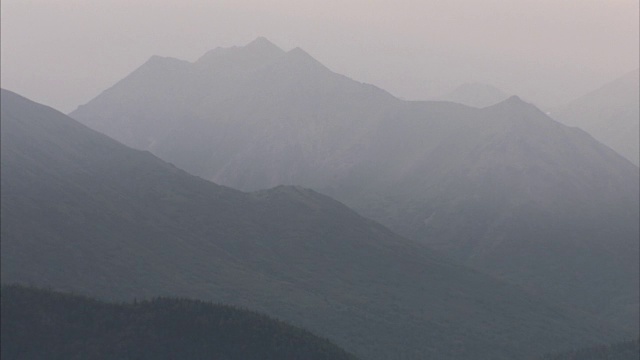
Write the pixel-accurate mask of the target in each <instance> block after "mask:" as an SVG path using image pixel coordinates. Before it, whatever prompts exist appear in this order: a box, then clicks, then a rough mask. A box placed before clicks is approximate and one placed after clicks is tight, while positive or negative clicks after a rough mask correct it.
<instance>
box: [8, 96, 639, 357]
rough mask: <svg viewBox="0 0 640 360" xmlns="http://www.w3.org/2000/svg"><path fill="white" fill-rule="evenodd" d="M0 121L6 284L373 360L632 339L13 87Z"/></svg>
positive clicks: (356, 220)
mask: <svg viewBox="0 0 640 360" xmlns="http://www.w3.org/2000/svg"><path fill="white" fill-rule="evenodd" d="M1 111H2V133H1V135H2V139H1V141H0V145H1V146H2V152H1V156H2V173H3V176H2V177H1V181H2V192H1V194H2V201H1V202H0V206H2V209H1V210H2V211H1V212H0V215H1V216H2V221H1V222H0V226H1V231H2V233H1V236H2V253H1V256H2V262H0V266H1V267H2V271H1V272H0V275H1V276H2V282H3V283H7V282H20V283H26V284H34V285H40V286H48V287H54V288H56V289H60V290H67V291H69V290H71V291H75V292H81V293H83V294H89V295H92V296H99V297H101V298H107V299H117V300H125V299H131V298H134V297H137V298H138V299H140V298H148V297H154V296H166V295H172V296H178V297H191V298H199V299H204V300H211V301H220V302H224V303H228V304H232V305H235V306H242V307H249V308H251V309H255V310H256V311H261V312H264V313H266V314H268V315H270V316H273V317H276V318H279V319H283V320H286V321H288V322H290V323H292V324H294V325H296V326H301V327H303V328H306V329H309V330H311V331H313V332H315V333H316V334H319V335H321V336H325V337H328V338H329V339H330V340H332V341H334V342H335V343H336V344H338V345H339V346H341V347H343V348H345V349H346V350H347V351H350V352H352V353H354V354H356V355H358V356H361V357H363V358H371V359H384V358H389V357H403V358H406V359H421V358H424V357H425V356H437V357H438V358H442V359H448V358H450V359H466V358H468V359H477V358H478V357H479V356H480V357H484V358H491V359H501V358H504V359H511V358H513V357H514V356H520V355H521V356H533V355H536V354H538V353H541V352H542V351H544V350H547V351H560V350H564V349H569V348H570V347H571V346H579V345H588V344H589V343H594V342H595V341H597V340H598V339H601V338H603V337H606V338H609V337H611V338H612V339H613V338H620V337H621V336H622V334H626V332H624V331H620V330H618V329H615V327H614V326H611V325H608V324H606V323H603V322H601V321H598V320H596V319H594V318H592V317H590V316H588V315H586V314H583V313H580V312H573V311H568V310H565V309H562V308H559V307H555V306H553V305H549V304H548V303H547V302H546V301H544V300H541V299H539V298H538V297H536V296H532V295H531V294H529V293H527V292H525V291H523V290H522V289H520V288H519V287H517V286H513V285H510V284H506V283H504V282H501V281H497V280H496V279H494V278H492V277H489V276H486V275H483V274H481V273H479V272H478V271H476V270H470V269H467V268H465V267H462V266H459V265H456V264H455V263H453V262H451V261H449V260H447V259H446V258H444V257H442V256H440V255H438V254H437V253H434V252H432V251H431V250H429V249H428V248H427V247H425V246H424V245H421V244H419V243H416V242H413V241H410V240H407V239H404V238H401V237H399V236H397V235H395V234H393V233H392V232H391V231H390V230H389V229H387V228H385V227H383V226H381V225H379V224H377V223H375V222H374V221H372V220H368V219H365V218H363V217H362V216H361V215H359V214H357V213H355V212H353V211H351V210H350V209H349V208H347V207H346V206H344V205H342V204H340V203H338V202H336V201H335V200H332V199H330V198H328V197H326V196H324V195H321V194H318V193H316V192H315V191H312V190H304V189H302V188H300V187H278V188H276V189H274V190H265V191H261V192H257V193H242V192H240V191H237V190H233V189H230V188H226V187H222V186H218V185H216V184H213V183H210V182H208V181H205V180H203V179H201V178H198V177H195V176H192V175H189V174H187V173H186V172H184V171H182V170H180V169H178V168H176V167H174V166H172V165H170V164H167V163H165V162H163V161H161V160H159V159H158V158H156V157H154V156H153V155H151V154H150V153H149V152H144V151H139V150H133V149H130V148H127V147H125V146H123V145H121V144H119V143H117V142H116V141H114V140H112V139H109V138H108V137H106V136H104V135H101V134H98V133H95V132H94V131H93V130H90V129H89V128H87V127H86V126H83V125H81V124H79V123H77V122H75V121H74V120H72V119H71V118H68V117H66V116H65V115H63V114H61V113H58V112H56V111H54V110H52V109H50V108H47V107H44V106H42V105H37V104H34V103H32V102H30V101H28V100H27V99H24V98H21V97H19V96H18V95H16V94H12V93H9V92H7V91H4V90H3V91H2V107H1ZM504 334H509V341H508V342H507V341H505V340H504V339H503V337H504ZM460 344H463V345H460ZM541 349H544V350H541ZM514 354H515V355H514Z"/></svg>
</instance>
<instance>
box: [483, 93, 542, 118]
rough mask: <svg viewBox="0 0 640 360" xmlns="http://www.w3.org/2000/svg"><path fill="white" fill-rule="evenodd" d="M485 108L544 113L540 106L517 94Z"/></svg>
mask: <svg viewBox="0 0 640 360" xmlns="http://www.w3.org/2000/svg"><path fill="white" fill-rule="evenodd" d="M485 109H487V110H494V111H508V112H514V113H520V114H523V113H524V112H528V113H532V112H535V113H539V114H541V115H544V113H543V112H542V111H541V110H540V109H538V107H536V106H535V105H533V104H531V103H528V102H526V101H524V100H522V98H520V97H519V96H517V95H512V96H510V97H508V98H507V99H506V100H503V101H501V102H499V103H497V104H495V105H491V106H487V107H486V108H485Z"/></svg>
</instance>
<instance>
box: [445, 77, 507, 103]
mask: <svg viewBox="0 0 640 360" xmlns="http://www.w3.org/2000/svg"><path fill="white" fill-rule="evenodd" d="M508 98H509V95H507V94H506V93H504V92H503V91H502V90H500V89H498V88H497V87H495V86H492V85H488V84H482V83H466V84H462V85H460V86H458V87H457V88H455V89H454V90H453V91H452V92H450V93H448V94H446V95H444V96H440V97H439V98H437V99H435V100H440V101H452V102H455V103H459V104H463V105H467V106H473V107H476V108H483V107H487V106H491V105H495V104H497V103H499V102H502V101H504V100H506V99H508Z"/></svg>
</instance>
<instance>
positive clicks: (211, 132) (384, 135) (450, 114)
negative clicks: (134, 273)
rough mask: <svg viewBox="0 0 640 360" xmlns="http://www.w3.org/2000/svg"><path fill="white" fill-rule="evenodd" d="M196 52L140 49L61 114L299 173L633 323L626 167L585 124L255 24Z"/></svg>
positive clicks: (406, 228) (270, 173)
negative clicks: (231, 42)
mask: <svg viewBox="0 0 640 360" xmlns="http://www.w3.org/2000/svg"><path fill="white" fill-rule="evenodd" d="M265 49H268V51H265ZM210 54H214V55H215V56H214V55H211V56H208V55H207V56H204V57H203V58H202V59H200V60H199V61H197V62H195V63H188V62H182V61H179V60H175V59H159V58H152V59H151V60H150V61H149V62H148V63H147V64H145V65H143V66H141V67H140V68H139V69H137V70H136V71H134V72H133V73H132V74H131V75H129V76H128V77H126V78H125V79H123V80H122V81H121V82H120V83H118V84H116V85H115V86H114V87H112V88H111V89H109V90H107V91H105V92H104V93H103V94H101V95H100V96H98V97H96V98H95V99H94V100H92V101H91V102H89V103H88V104H86V105H84V106H81V107H79V108H78V109H77V110H76V111H74V112H73V113H72V114H71V116H72V117H74V118H76V119H77V120H79V121H81V122H83V123H85V124H87V125H89V126H90V127H93V128H94V129H96V130H98V131H101V132H104V133H105V134H108V135H110V136H113V137H115V138H116V139H118V140H120V141H123V142H124V143H126V144H128V145H131V146H134V147H137V148H139V149H144V150H149V151H151V152H153V153H154V154H156V155H158V156H159V157H161V158H162V159H164V160H166V161H169V162H171V163H173V164H175V165H176V166H178V167H180V168H182V169H185V170H187V171H188V172H190V173H192V174H195V175H198V176H201V177H203V178H205V179H210V180H213V181H215V182H217V183H220V184H222V185H227V186H231V187H235V188H238V189H242V190H256V189H263V188H269V187H272V186H276V185H280V184H285V185H302V186H305V187H310V188H313V189H315V190H318V191H320V192H323V193H326V194H328V195H330V196H333V197H335V198H337V199H338V200H340V201H343V202H344V203H346V204H347V205H349V206H351V207H352V208H354V209H356V210H357V211H358V212H360V213H361V214H363V215H365V216H367V217H370V218H372V219H374V220H377V221H379V222H381V223H383V224H384V225H387V226H389V227H390V228H391V229H392V230H394V231H396V232H398V233H400V234H401V235H404V236H407V237H410V238H412V239H415V240H418V241H420V242H422V243H425V244H428V245H430V246H431V247H433V248H434V249H436V250H438V251H440V252H441V253H444V254H446V255H447V256H449V257H453V258H455V259H457V260H458V261H461V262H463V263H465V264H468V265H472V266H474V267H476V268H478V269H482V270H483V271H487V272H489V273H491V274H493V275H494V276H498V277H501V278H503V279H508V280H509V281H511V282H514V283H516V284H519V285H522V286H524V287H526V288H527V289H528V290H529V291H532V292H534V293H536V294H539V295H543V296H546V297H548V298H549V299H553V301H559V302H561V303H564V304H566V305H569V306H576V307H579V308H581V309H585V310H587V311H589V312H591V313H594V314H598V315H600V316H603V317H605V318H607V319H612V320H614V321H616V322H618V323H620V324H625V325H628V326H629V327H632V328H635V329H637V326H638V324H637V322H636V321H633V319H635V318H637V315H638V298H639V295H638V280H639V279H638V261H637V258H638V242H639V240H638V239H639V230H638V222H639V220H640V215H639V209H638V203H639V194H638V193H639V191H638V182H639V175H638V168H637V167H636V166H634V165H633V164H631V163H629V162H628V161H627V160H626V159H624V158H622V157H621V156H619V155H618V154H616V153H615V152H614V151H612V150H611V149H609V148H608V147H606V146H604V145H602V144H600V143H599V142H597V141H595V140H594V139H593V138H592V137H591V136H589V135H588V134H587V133H585V132H584V131H582V130H580V129H576V128H570V127H567V126H564V125H562V124H560V123H558V122H556V121H554V120H553V119H551V118H550V117H548V116H547V115H546V114H544V113H543V112H541V111H539V110H538V109H537V108H535V107H534V106H532V105H530V104H528V103H526V102H524V101H522V100H521V99H519V98H518V97H510V98H508V99H507V100H504V101H503V102H501V103H498V104H496V105H493V106H490V107H486V108H483V109H476V108H471V107H467V106H464V105H460V104H454V103H449V102H405V101H401V100H399V99H396V98H394V97H393V96H391V95H390V94H388V93H386V92H385V91H383V90H381V89H378V88H376V87H374V86H371V85H367V84H362V83H359V82H357V81H353V80H351V79H348V78H346V77H344V76H341V75H339V74H336V73H333V72H331V71H330V70H329V69H327V68H326V67H324V66H323V65H322V64H320V63H318V62H317V61H316V60H314V59H313V58H312V57H311V56H309V55H308V54H307V53H305V52H304V51H303V50H300V49H294V50H291V51H288V52H285V51H282V50H280V49H278V48H276V47H275V46H273V45H272V44H269V43H268V42H267V41H266V40H265V39H258V40H256V41H255V42H253V43H251V44H249V45H247V46H246V47H239V48H230V49H216V50H213V51H212V52H211V53H210ZM239 58H241V59H246V60H242V61H240V60H238V59H239ZM223 59H233V61H232V60H223ZM209 60H215V61H211V62H209ZM205 64H207V65H205ZM230 64H233V66H232V65H230ZM236 64H237V66H236Z"/></svg>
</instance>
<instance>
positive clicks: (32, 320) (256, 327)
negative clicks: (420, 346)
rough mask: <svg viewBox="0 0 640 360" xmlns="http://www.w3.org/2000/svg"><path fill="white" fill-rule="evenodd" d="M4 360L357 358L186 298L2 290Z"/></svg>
mask: <svg viewBox="0 0 640 360" xmlns="http://www.w3.org/2000/svg"><path fill="white" fill-rule="evenodd" d="M0 298H1V303H2V320H1V324H2V329H1V330H2V341H1V344H2V346H1V347H2V354H1V355H2V359H66V360H69V359H95V360H99V359H121V360H126V359H192V360H197V359H209V360H212V359H213V360H252V359H255V360H269V359H278V360H287V359H291V360H293V359H296V360H298V359H305V360H314V359H318V360H319V359H332V360H341V359H344V360H355V357H354V356H352V355H350V354H348V353H346V352H345V351H343V350H342V349H340V348H338V347H337V346H336V345H334V344H332V343H331V342H329V341H328V340H325V339H321V338H318V337H316V336H314V335H313V334H311V333H309V332H308V331H305V330H302V329H300V328H296V327H293V326H291V325H288V324H286V323H284V322H281V321H278V320H274V319H271V318H269V317H267V316H264V315H261V314H258V313H255V312H252V311H248V310H242V309H238V308H234V307H230V306H224V305H216V304H212V303H207V302H202V301H194V300H188V299H172V298H158V299H154V300H150V301H141V302H135V303H132V304H110V303H105V302H101V301H98V300H94V299H90V298H86V297H82V296H77V295H70V294H64V293H59V292H53V291H49V290H42V289H33V288H26V287H23V286H18V285H10V286H4V285H3V286H2V290H1V296H0Z"/></svg>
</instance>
